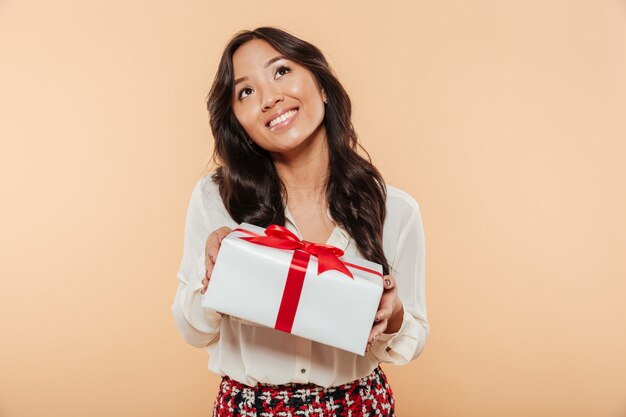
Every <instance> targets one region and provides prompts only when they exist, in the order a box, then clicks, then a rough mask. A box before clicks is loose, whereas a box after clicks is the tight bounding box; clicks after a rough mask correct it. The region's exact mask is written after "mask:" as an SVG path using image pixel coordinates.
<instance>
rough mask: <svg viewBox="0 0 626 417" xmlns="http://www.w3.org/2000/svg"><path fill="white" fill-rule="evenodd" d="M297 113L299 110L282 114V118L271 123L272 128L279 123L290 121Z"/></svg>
mask: <svg viewBox="0 0 626 417" xmlns="http://www.w3.org/2000/svg"><path fill="white" fill-rule="evenodd" d="M297 112H298V111H297V110H289V111H288V112H287V113H283V114H281V115H280V116H278V117H277V118H275V119H273V120H272V121H271V122H270V127H274V126H276V125H277V124H278V123H281V122H284V121H285V120H287V119H289V118H290V117H291V116H293V115H294V114H296V113H297Z"/></svg>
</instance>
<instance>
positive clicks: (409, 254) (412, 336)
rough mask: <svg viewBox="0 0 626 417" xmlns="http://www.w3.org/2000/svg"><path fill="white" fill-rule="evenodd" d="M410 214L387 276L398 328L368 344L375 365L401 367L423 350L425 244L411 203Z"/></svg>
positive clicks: (426, 328)
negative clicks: (398, 305) (392, 283)
mask: <svg viewBox="0 0 626 417" xmlns="http://www.w3.org/2000/svg"><path fill="white" fill-rule="evenodd" d="M411 206H413V211H412V213H411V215H410V217H409V219H408V221H407V222H406V224H405V227H404V228H403V229H402V231H401V232H400V236H399V239H398V246H397V251H396V255H395V258H394V259H393V261H392V265H391V274H392V275H393V276H394V277H395V278H396V280H397V283H398V296H399V297H400V300H401V301H402V305H403V307H404V316H403V319H402V325H401V327H400V329H399V330H398V331H397V332H396V333H390V334H388V333H383V334H381V335H380V336H379V337H378V338H377V339H376V341H375V342H374V343H373V344H372V347H371V350H370V351H371V352H372V354H373V355H374V356H375V357H376V358H377V359H378V361H379V362H387V363H392V364H394V365H404V364H406V363H408V362H410V361H411V360H413V359H415V358H417V357H418V356H419V354H420V353H421V352H422V350H423V349H424V344H425V343H426V337H427V336H428V333H429V324H428V319H427V317H426V294H425V284H424V272H425V268H424V267H425V264H424V262H425V259H426V256H425V255H426V251H425V246H424V244H425V240H424V228H423V224H422V218H421V215H420V211H419V206H418V204H417V202H416V201H415V200H412V201H411Z"/></svg>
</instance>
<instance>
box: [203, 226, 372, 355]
mask: <svg viewBox="0 0 626 417" xmlns="http://www.w3.org/2000/svg"><path fill="white" fill-rule="evenodd" d="M272 227H275V226H272ZM270 229H271V227H270ZM282 230H286V229H282ZM287 233H288V234H289V235H291V237H292V238H294V239H296V240H298V242H300V241H299V239H298V238H297V237H296V236H294V235H293V234H291V232H289V231H287ZM252 236H263V238H262V239H267V238H266V236H265V229H264V228H262V227H257V226H254V225H251V224H247V223H242V224H241V225H239V227H238V229H236V230H235V231H233V232H231V233H230V234H229V235H228V236H227V237H225V238H224V239H223V240H222V243H221V246H220V249H219V252H218V255H217V259H216V263H215V266H214V268H213V272H212V273H211V280H210V281H209V285H208V288H207V291H206V292H205V294H204V296H203V297H202V305H203V306H204V307H208V308H211V309H214V310H216V311H218V312H220V313H223V314H228V315H230V316H234V317H238V318H240V319H243V320H247V321H251V322H254V323H257V324H260V325H264V326H268V327H272V328H276V329H279V330H282V331H287V332H289V333H292V334H294V335H297V336H301V337H304V338H307V339H310V340H313V341H316V342H320V343H324V344H327V345H331V346H334V347H337V348H340V349H344V350H347V351H350V352H354V353H356V354H359V355H364V354H365V348H366V346H367V338H368V336H369V334H370V331H371V329H372V325H373V323H374V316H375V315H376V311H377V310H378V305H379V302H380V298H381V296H382V292H383V284H382V267H381V266H380V265H379V264H376V263H373V262H370V261H367V260H365V259H361V258H356V257H348V256H345V255H344V256H340V257H339V258H338V259H339V261H341V263H343V264H344V265H345V266H346V267H347V271H349V273H351V275H352V277H350V276H349V275H347V274H346V273H344V272H340V271H338V270H334V269H330V270H325V271H322V272H321V273H319V271H318V267H319V263H320V262H319V259H318V257H317V256H315V255H309V253H307V252H306V251H310V252H315V250H316V248H313V249H312V250H310V249H306V251H305V250H303V249H296V250H294V249H278V248H276V247H271V246H266V245H265V244H259V243H254V242H253V241H250V240H249V239H250V238H251V237H252ZM253 240H254V239H253ZM257 240H258V239H257ZM278 246H279V247H280V245H278ZM322 246H323V245H322ZM296 252H298V253H296ZM340 255H341V253H340ZM309 256H310V257H309ZM319 256H320V258H322V261H321V263H322V266H324V265H327V264H329V262H327V261H325V260H324V259H323V255H319ZM307 257H308V260H307ZM307 262H308V263H307ZM333 262H334V261H333ZM322 269H324V268H322Z"/></svg>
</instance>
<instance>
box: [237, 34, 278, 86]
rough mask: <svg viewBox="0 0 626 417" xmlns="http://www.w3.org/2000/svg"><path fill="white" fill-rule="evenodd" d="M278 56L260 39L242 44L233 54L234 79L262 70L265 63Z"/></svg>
mask: <svg viewBox="0 0 626 417" xmlns="http://www.w3.org/2000/svg"><path fill="white" fill-rule="evenodd" d="M279 55H281V54H280V52H278V51H277V50H276V49H274V48H273V47H272V46H271V45H270V44H269V43H267V42H266V41H264V40H262V39H252V40H251V41H248V42H246V43H244V44H243V45H241V46H240V47H239V48H237V50H236V51H235V53H234V54H233V69H234V72H235V78H239V77H242V76H246V75H247V74H248V73H249V72H252V71H255V70H262V69H263V65H265V63H266V62H267V61H269V60H270V59H272V58H274V57H277V56H279Z"/></svg>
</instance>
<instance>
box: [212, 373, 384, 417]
mask: <svg viewBox="0 0 626 417" xmlns="http://www.w3.org/2000/svg"><path fill="white" fill-rule="evenodd" d="M393 415H394V399H393V393H392V391H391V388H390V387H389V383H388V382H387V377H386V376H385V374H384V373H383V370H382V369H380V367H377V368H376V369H374V371H372V373H371V374H369V375H368V376H366V377H363V378H361V379H357V380H355V381H352V382H348V383H347V384H343V385H339V386H335V387H328V388H324V387H321V386H319V385H315V384H295V383H292V384H285V385H268V384H258V385H257V386H256V387H250V386H248V385H245V384H242V383H240V382H237V381H235V380H233V379H231V378H229V377H228V376H224V377H222V382H221V383H220V390H219V392H218V394H217V398H216V399H215V407H214V408H213V416H214V417H226V416H228V417H231V416H246V417H252V416H259V417H261V416H263V417H270V416H293V417H296V416H310V417H313V416H315V417H331V416H340V417H343V416H346V417H357V416H372V417H373V416H393Z"/></svg>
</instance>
